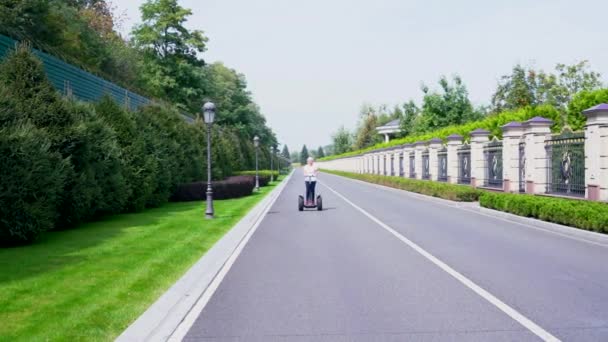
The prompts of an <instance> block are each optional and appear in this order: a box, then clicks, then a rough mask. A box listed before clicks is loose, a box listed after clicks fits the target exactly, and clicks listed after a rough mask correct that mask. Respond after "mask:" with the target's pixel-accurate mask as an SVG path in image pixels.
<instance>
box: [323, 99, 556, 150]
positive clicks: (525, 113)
mask: <svg viewBox="0 0 608 342" xmlns="http://www.w3.org/2000/svg"><path fill="white" fill-rule="evenodd" d="M535 116H542V117H544V118H547V119H551V120H553V121H554V124H553V127H552V130H553V131H554V132H558V131H559V130H560V129H561V127H562V126H563V122H562V121H563V120H562V116H561V115H560V113H559V111H558V110H557V109H555V108H554V107H553V106H550V105H541V106H537V107H526V108H522V109H518V110H515V111H506V112H502V113H500V114H496V115H490V116H487V117H486V118H484V119H482V120H479V121H473V122H469V123H466V124H464V125H454V126H448V127H445V128H441V129H439V130H436V131H432V132H427V133H421V134H416V135H411V136H407V137H405V138H401V139H394V140H392V141H390V142H388V143H381V144H376V145H374V146H371V147H368V148H365V149H361V150H357V151H352V152H347V153H343V154H337V155H332V156H328V157H325V158H321V159H319V161H324V160H333V159H339V158H344V157H351V156H357V155H360V154H363V153H366V152H369V151H373V150H376V149H380V148H384V147H390V146H397V145H403V144H410V143H415V142H417V141H428V140H431V139H433V138H440V139H443V140H445V139H446V138H447V137H448V136H449V135H451V134H460V135H462V136H463V137H465V138H467V137H468V136H469V133H471V132H472V131H474V130H476V129H478V128H483V129H486V130H488V131H490V134H491V136H496V137H501V136H502V129H501V127H502V126H503V125H506V124H507V123H509V122H511V121H520V122H522V121H526V120H529V119H531V118H533V117H535Z"/></svg>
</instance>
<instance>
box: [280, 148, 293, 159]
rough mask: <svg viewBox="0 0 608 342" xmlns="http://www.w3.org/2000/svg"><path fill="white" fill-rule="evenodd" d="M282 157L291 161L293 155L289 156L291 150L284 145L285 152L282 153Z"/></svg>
mask: <svg viewBox="0 0 608 342" xmlns="http://www.w3.org/2000/svg"><path fill="white" fill-rule="evenodd" d="M281 155H282V156H283V158H285V159H287V160H291V155H290V154H289V148H287V145H283V151H281Z"/></svg>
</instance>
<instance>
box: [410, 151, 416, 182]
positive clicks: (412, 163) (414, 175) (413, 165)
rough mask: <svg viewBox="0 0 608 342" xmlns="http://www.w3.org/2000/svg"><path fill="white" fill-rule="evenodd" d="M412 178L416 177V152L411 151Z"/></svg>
mask: <svg viewBox="0 0 608 342" xmlns="http://www.w3.org/2000/svg"><path fill="white" fill-rule="evenodd" d="M410 178H416V154H415V153H414V152H413V151H412V152H410Z"/></svg>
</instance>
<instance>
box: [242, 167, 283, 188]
mask: <svg viewBox="0 0 608 342" xmlns="http://www.w3.org/2000/svg"><path fill="white" fill-rule="evenodd" d="M236 174H237V175H242V176H253V177H255V174H256V172H255V170H253V171H251V170H248V171H240V172H237V173H236ZM270 175H273V176H274V179H275V180H276V179H278V178H279V171H270V170H259V171H258V181H259V183H260V186H267V185H268V184H270ZM254 182H255V178H254Z"/></svg>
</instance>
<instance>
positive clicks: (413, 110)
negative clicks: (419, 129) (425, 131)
mask: <svg viewBox="0 0 608 342" xmlns="http://www.w3.org/2000/svg"><path fill="white" fill-rule="evenodd" d="M419 115H420V108H418V106H416V104H415V103H414V101H412V100H410V101H409V102H406V103H404V104H403V117H402V119H401V124H400V127H401V135H402V136H408V135H410V134H412V133H414V129H415V124H416V120H417V118H418V116H419Z"/></svg>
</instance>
